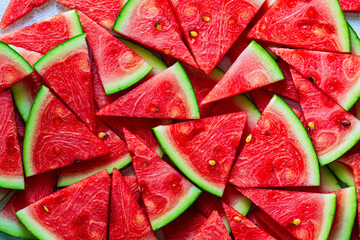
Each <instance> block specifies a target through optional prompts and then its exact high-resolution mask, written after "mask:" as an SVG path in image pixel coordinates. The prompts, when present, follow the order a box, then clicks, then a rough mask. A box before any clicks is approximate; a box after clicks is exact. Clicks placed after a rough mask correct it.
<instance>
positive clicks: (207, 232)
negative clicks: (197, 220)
mask: <svg viewBox="0 0 360 240" xmlns="http://www.w3.org/2000/svg"><path fill="white" fill-rule="evenodd" d="M205 239H218V240H231V237H230V236H229V234H228V232H227V230H226V228H225V226H224V223H223V222H222V220H221V217H220V215H219V213H218V212H217V211H213V213H212V214H211V215H210V217H209V218H208V219H207V220H206V221H205V223H204V224H203V225H202V226H201V228H200V229H199V232H198V233H197V234H196V235H195V237H194V238H193V240H205Z"/></svg>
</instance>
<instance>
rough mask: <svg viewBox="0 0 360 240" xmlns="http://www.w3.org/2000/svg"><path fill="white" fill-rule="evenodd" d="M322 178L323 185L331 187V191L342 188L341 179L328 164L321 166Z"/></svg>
mask: <svg viewBox="0 0 360 240" xmlns="http://www.w3.org/2000/svg"><path fill="white" fill-rule="evenodd" d="M320 179H321V180H320V182H321V185H322V186H324V187H326V188H327V189H329V191H335V190H339V189H341V185H340V183H339V181H338V180H337V179H336V177H335V175H334V174H333V173H332V172H331V170H330V169H329V168H328V167H327V166H322V167H320Z"/></svg>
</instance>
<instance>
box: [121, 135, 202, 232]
mask: <svg viewBox="0 0 360 240" xmlns="http://www.w3.org/2000/svg"><path fill="white" fill-rule="evenodd" d="M124 133H125V139H126V142H127V144H128V148H129V150H130V153H131V160H132V163H133V166H134V169H135V172H136V176H137V179H138V183H139V186H140V188H141V196H142V199H143V200H144V203H145V207H146V212H147V214H148V217H149V219H150V223H151V226H152V228H153V230H156V229H158V228H161V227H163V226H165V225H166V224H168V223H169V222H171V221H172V220H174V219H175V218H176V217H178V216H179V215H180V214H181V213H183V212H184V211H185V210H186V209H187V208H188V207H189V206H190V205H191V204H192V203H193V202H194V201H195V200H196V198H197V197H198V196H199V195H200V193H201V191H200V190H199V189H198V188H197V187H195V186H194V185H193V184H191V182H189V181H188V180H187V179H186V178H184V177H183V176H182V175H181V174H179V173H178V172H176V171H175V170H174V169H173V168H172V167H170V166H169V165H168V164H167V163H166V162H165V161H163V160H162V159H161V158H160V157H158V156H157V155H156V153H155V152H153V151H152V150H151V149H150V148H149V147H147V146H146V145H145V144H144V143H143V142H141V141H140V140H139V139H138V138H137V137H136V136H135V135H133V134H132V133H130V132H129V131H128V130H126V129H124Z"/></svg>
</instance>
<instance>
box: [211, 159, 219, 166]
mask: <svg viewBox="0 0 360 240" xmlns="http://www.w3.org/2000/svg"><path fill="white" fill-rule="evenodd" d="M209 164H210V166H215V165H216V164H217V162H216V161H215V160H210V161H209Z"/></svg>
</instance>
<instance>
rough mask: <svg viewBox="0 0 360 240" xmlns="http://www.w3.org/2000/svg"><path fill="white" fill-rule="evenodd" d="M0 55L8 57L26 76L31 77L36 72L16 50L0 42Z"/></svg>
mask: <svg viewBox="0 0 360 240" xmlns="http://www.w3.org/2000/svg"><path fill="white" fill-rule="evenodd" d="M0 55H3V56H6V57H8V58H9V59H11V60H12V61H14V62H15V63H17V64H18V66H21V71H22V72H23V73H24V74H25V75H30V74H31V73H33V72H34V69H33V68H32V67H31V65H30V64H29V63H28V62H27V61H26V60H25V59H24V58H23V57H22V56H21V55H20V54H19V53H18V52H17V51H15V50H14V49H12V48H11V47H10V46H9V45H7V44H5V43H3V42H1V41H0Z"/></svg>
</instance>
